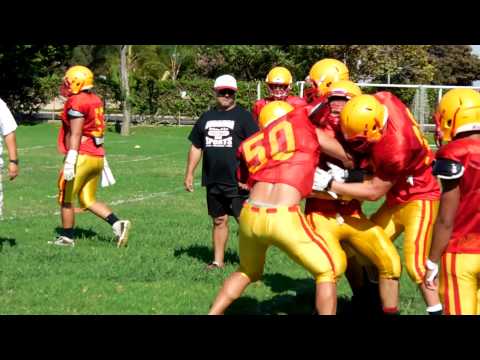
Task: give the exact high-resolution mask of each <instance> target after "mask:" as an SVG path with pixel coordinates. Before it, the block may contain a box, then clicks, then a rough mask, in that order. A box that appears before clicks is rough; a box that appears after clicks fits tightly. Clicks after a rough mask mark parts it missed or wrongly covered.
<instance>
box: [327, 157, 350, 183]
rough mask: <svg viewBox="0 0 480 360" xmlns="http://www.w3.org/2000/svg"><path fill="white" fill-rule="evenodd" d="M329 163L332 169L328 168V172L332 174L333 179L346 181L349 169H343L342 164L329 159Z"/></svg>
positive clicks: (341, 181)
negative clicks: (338, 164)
mask: <svg viewBox="0 0 480 360" xmlns="http://www.w3.org/2000/svg"><path fill="white" fill-rule="evenodd" d="M327 165H328V167H329V168H330V170H328V173H329V174H330V175H332V177H333V179H334V180H335V181H336V182H340V183H344V182H345V179H346V178H348V170H345V169H342V168H341V167H340V166H337V165H335V164H332V163H331V162H328V161H327Z"/></svg>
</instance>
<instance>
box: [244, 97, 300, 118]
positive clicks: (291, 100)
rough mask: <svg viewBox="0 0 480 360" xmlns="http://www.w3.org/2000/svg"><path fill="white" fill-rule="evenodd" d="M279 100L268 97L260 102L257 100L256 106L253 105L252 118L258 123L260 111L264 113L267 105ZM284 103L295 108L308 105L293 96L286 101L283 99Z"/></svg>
mask: <svg viewBox="0 0 480 360" xmlns="http://www.w3.org/2000/svg"><path fill="white" fill-rule="evenodd" d="M276 100H278V99H275V98H274V97H266V98H263V99H260V100H257V101H256V102H255V104H253V108H252V116H253V118H254V119H255V121H257V119H258V116H259V115H260V111H262V109H263V107H264V106H265V105H267V104H268V103H269V102H271V101H276ZM282 101H285V102H287V103H289V104H290V105H292V106H293V107H294V108H299V107H302V106H305V105H307V101H306V100H305V99H303V98H301V97H298V96H293V95H288V96H287V97H286V98H285V99H282Z"/></svg>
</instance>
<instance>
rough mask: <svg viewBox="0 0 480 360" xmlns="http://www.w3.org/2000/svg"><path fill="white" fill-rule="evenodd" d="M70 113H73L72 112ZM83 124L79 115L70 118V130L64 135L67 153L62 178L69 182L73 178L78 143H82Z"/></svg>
mask: <svg viewBox="0 0 480 360" xmlns="http://www.w3.org/2000/svg"><path fill="white" fill-rule="evenodd" d="M70 111H72V112H75V111H74V110H70ZM75 113H76V112H75ZM74 115H76V114H74ZM84 122H85V118H84V117H83V116H81V113H78V116H72V117H70V130H69V131H68V133H67V134H66V135H65V137H66V144H67V146H68V152H67V156H66V157H65V162H64V165H63V177H64V178H65V180H67V181H70V180H72V179H73V178H74V177H75V165H76V163H77V158H78V149H79V148H80V142H81V141H82V130H83V123H84Z"/></svg>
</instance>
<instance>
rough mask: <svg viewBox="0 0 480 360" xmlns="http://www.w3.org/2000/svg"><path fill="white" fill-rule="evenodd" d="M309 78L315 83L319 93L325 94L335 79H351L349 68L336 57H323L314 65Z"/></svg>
mask: <svg viewBox="0 0 480 360" xmlns="http://www.w3.org/2000/svg"><path fill="white" fill-rule="evenodd" d="M308 79H309V80H310V81H311V82H312V83H313V84H314V85H315V87H316V88H317V92H318V94H319V95H324V94H325V93H326V91H327V89H328V88H329V87H330V85H332V83H334V82H335V81H339V80H349V74H348V68H347V67H346V65H345V64H344V63H342V62H341V61H338V60H336V59H328V58H327V59H323V60H320V61H318V62H316V63H315V64H314V65H313V66H312V68H311V69H310V72H309V74H308Z"/></svg>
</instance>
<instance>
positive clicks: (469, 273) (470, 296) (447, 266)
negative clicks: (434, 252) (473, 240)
mask: <svg viewBox="0 0 480 360" xmlns="http://www.w3.org/2000/svg"><path fill="white" fill-rule="evenodd" d="M479 282H480V254H452V253H445V254H443V256H442V262H441V269H440V285H439V292H440V299H441V301H442V303H443V307H444V313H445V314H446V315H480V311H479V310H480V308H479V307H480V304H479V296H480V293H479V290H480V286H479Z"/></svg>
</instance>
